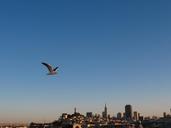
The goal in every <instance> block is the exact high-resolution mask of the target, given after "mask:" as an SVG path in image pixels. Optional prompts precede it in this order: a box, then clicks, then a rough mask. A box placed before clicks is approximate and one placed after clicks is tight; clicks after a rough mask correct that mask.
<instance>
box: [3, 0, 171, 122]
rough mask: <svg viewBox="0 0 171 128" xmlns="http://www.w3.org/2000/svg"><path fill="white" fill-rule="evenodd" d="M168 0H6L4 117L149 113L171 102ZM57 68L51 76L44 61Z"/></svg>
mask: <svg viewBox="0 0 171 128" xmlns="http://www.w3.org/2000/svg"><path fill="white" fill-rule="evenodd" d="M170 6H171V1H170V0H150V1H149V0H142V1H140V0H129V1H128V0H72V1H71V0H60V1H56V0H51V1H47V0H36V1H35V0H29V1H28V0H27V1H26V0H25V1H24V0H17V1H13V0H3V1H0V64H1V66H0V121H1V122H6V121H10V122H15V121H16V122H19V121H26V122H29V121H49V120H50V121H53V120H55V119H57V118H58V117H59V116H60V115H61V113H63V112H67V113H73V110H74V107H77V109H78V111H79V112H81V113H83V114H85V113H86V112H87V111H93V112H94V113H99V114H101V112H102V111H103V109H104V104H105V103H106V104H107V107H108V111H109V113H110V114H111V115H114V114H116V113H117V112H120V111H121V112H123V111H124V106H125V105H126V104H131V105H133V110H137V111H139V112H140V113H142V114H143V115H150V116H152V115H159V116H161V115H162V112H164V111H166V112H167V113H168V112H169V109H170V107H171V104H170V99H171V93H170V91H171V24H170V23H171V8H170ZM42 61H43V62H48V63H50V64H52V65H54V66H59V74H58V75H56V76H47V75H46V73H47V69H46V68H45V67H44V66H43V65H41V62H42Z"/></svg>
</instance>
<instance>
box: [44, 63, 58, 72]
mask: <svg viewBox="0 0 171 128" xmlns="http://www.w3.org/2000/svg"><path fill="white" fill-rule="evenodd" d="M42 64H43V65H45V66H46V67H47V68H48V71H49V73H47V75H55V74H57V71H56V69H58V67H56V68H53V67H52V66H51V65H50V64H47V63H44V62H42Z"/></svg>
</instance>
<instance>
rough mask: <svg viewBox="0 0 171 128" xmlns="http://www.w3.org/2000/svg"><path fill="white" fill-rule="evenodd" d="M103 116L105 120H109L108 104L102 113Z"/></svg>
mask: <svg viewBox="0 0 171 128" xmlns="http://www.w3.org/2000/svg"><path fill="white" fill-rule="evenodd" d="M102 116H103V118H107V107H106V104H105V108H104V111H103V112H102Z"/></svg>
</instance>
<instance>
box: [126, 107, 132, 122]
mask: <svg viewBox="0 0 171 128" xmlns="http://www.w3.org/2000/svg"><path fill="white" fill-rule="evenodd" d="M125 119H126V120H132V106H131V105H126V106H125Z"/></svg>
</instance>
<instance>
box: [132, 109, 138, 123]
mask: <svg viewBox="0 0 171 128" xmlns="http://www.w3.org/2000/svg"><path fill="white" fill-rule="evenodd" d="M133 119H134V120H135V121H137V120H138V112H136V111H134V115H133Z"/></svg>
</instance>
